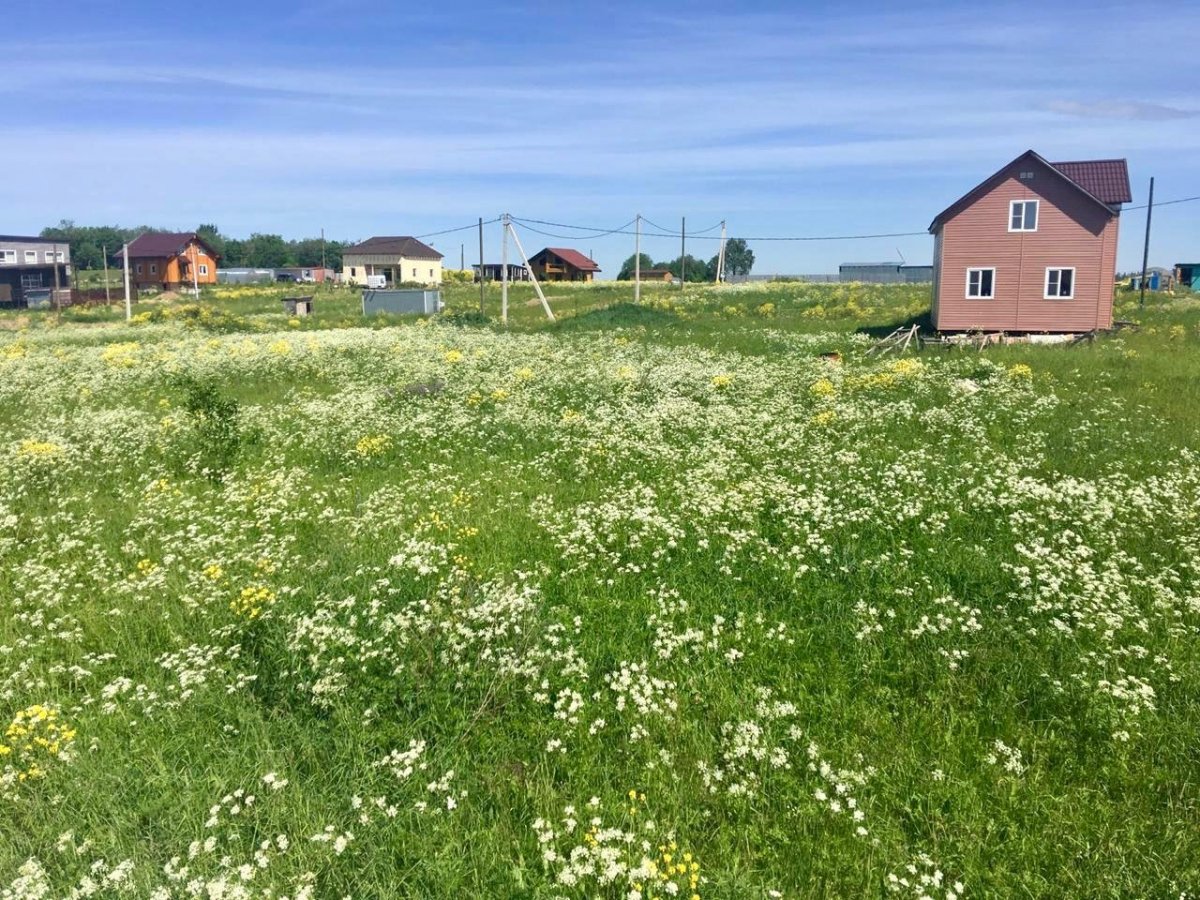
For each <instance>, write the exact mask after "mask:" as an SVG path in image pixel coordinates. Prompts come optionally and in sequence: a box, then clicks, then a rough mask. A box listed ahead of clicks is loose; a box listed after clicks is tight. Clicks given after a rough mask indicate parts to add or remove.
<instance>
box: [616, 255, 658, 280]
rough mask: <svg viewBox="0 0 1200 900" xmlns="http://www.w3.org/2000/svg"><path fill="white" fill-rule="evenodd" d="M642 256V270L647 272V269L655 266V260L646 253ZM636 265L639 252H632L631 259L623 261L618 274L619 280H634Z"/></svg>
mask: <svg viewBox="0 0 1200 900" xmlns="http://www.w3.org/2000/svg"><path fill="white" fill-rule="evenodd" d="M641 257H642V271H643V272H645V271H646V270H647V269H653V268H654V260H653V259H651V258H650V257H649V256H648V255H647V254H645V253H643V254H641ZM636 265H637V254H630V255H629V259H627V260H625V262H623V263H621V271H620V272H619V273H618V274H617V281H632V280H633V274H634V267H635V266H636Z"/></svg>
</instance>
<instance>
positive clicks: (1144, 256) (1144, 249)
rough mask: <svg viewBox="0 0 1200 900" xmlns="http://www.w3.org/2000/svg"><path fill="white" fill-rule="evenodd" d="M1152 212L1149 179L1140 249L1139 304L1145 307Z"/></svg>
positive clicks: (1152, 202)
mask: <svg viewBox="0 0 1200 900" xmlns="http://www.w3.org/2000/svg"><path fill="white" fill-rule="evenodd" d="M1153 212H1154V179H1153V178H1151V179H1150V202H1149V203H1148V204H1147V206H1146V243H1145V244H1144V245H1143V247H1142V285H1141V287H1142V296H1141V300H1140V301H1139V304H1140V305H1141V306H1142V307H1145V305H1146V266H1147V264H1148V263H1149V262H1150V215H1151V214H1152V213H1153Z"/></svg>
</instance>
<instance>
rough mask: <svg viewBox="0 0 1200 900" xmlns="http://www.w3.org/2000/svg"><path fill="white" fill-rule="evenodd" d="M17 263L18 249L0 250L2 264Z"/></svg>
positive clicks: (0, 263)
mask: <svg viewBox="0 0 1200 900" xmlns="http://www.w3.org/2000/svg"><path fill="white" fill-rule="evenodd" d="M16 264H17V251H16V250H0V266H15V265H16Z"/></svg>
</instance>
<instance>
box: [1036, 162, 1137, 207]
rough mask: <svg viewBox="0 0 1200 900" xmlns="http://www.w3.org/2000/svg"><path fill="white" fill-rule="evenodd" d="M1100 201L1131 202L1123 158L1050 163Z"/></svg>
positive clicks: (1126, 170)
mask: <svg viewBox="0 0 1200 900" xmlns="http://www.w3.org/2000/svg"><path fill="white" fill-rule="evenodd" d="M1050 165H1052V166H1053V167H1054V168H1056V169H1057V170H1058V171H1060V172H1062V173H1063V174H1064V175H1066V176H1067V177H1068V178H1070V179H1071V180H1072V181H1073V182H1075V183H1076V184H1077V185H1079V186H1080V187H1081V188H1083V189H1084V190H1085V191H1087V192H1088V193H1089V194H1091V195H1092V196H1093V197H1095V198H1096V199H1097V200H1099V201H1100V202H1102V203H1132V202H1133V191H1132V190H1130V187H1129V166H1128V165H1127V164H1126V162H1125V160H1123V159H1085V160H1081V161H1079V162H1056V163H1050Z"/></svg>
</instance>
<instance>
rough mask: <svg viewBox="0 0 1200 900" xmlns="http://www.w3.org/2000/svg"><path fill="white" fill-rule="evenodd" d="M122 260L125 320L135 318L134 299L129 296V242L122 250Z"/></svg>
mask: <svg viewBox="0 0 1200 900" xmlns="http://www.w3.org/2000/svg"><path fill="white" fill-rule="evenodd" d="M121 262H123V263H124V264H125V321H126V322H128V321H129V320H130V319H132V318H133V301H132V300H130V298H129V244H128V243H126V244H125V247H124V248H123V249H122V250H121Z"/></svg>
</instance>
